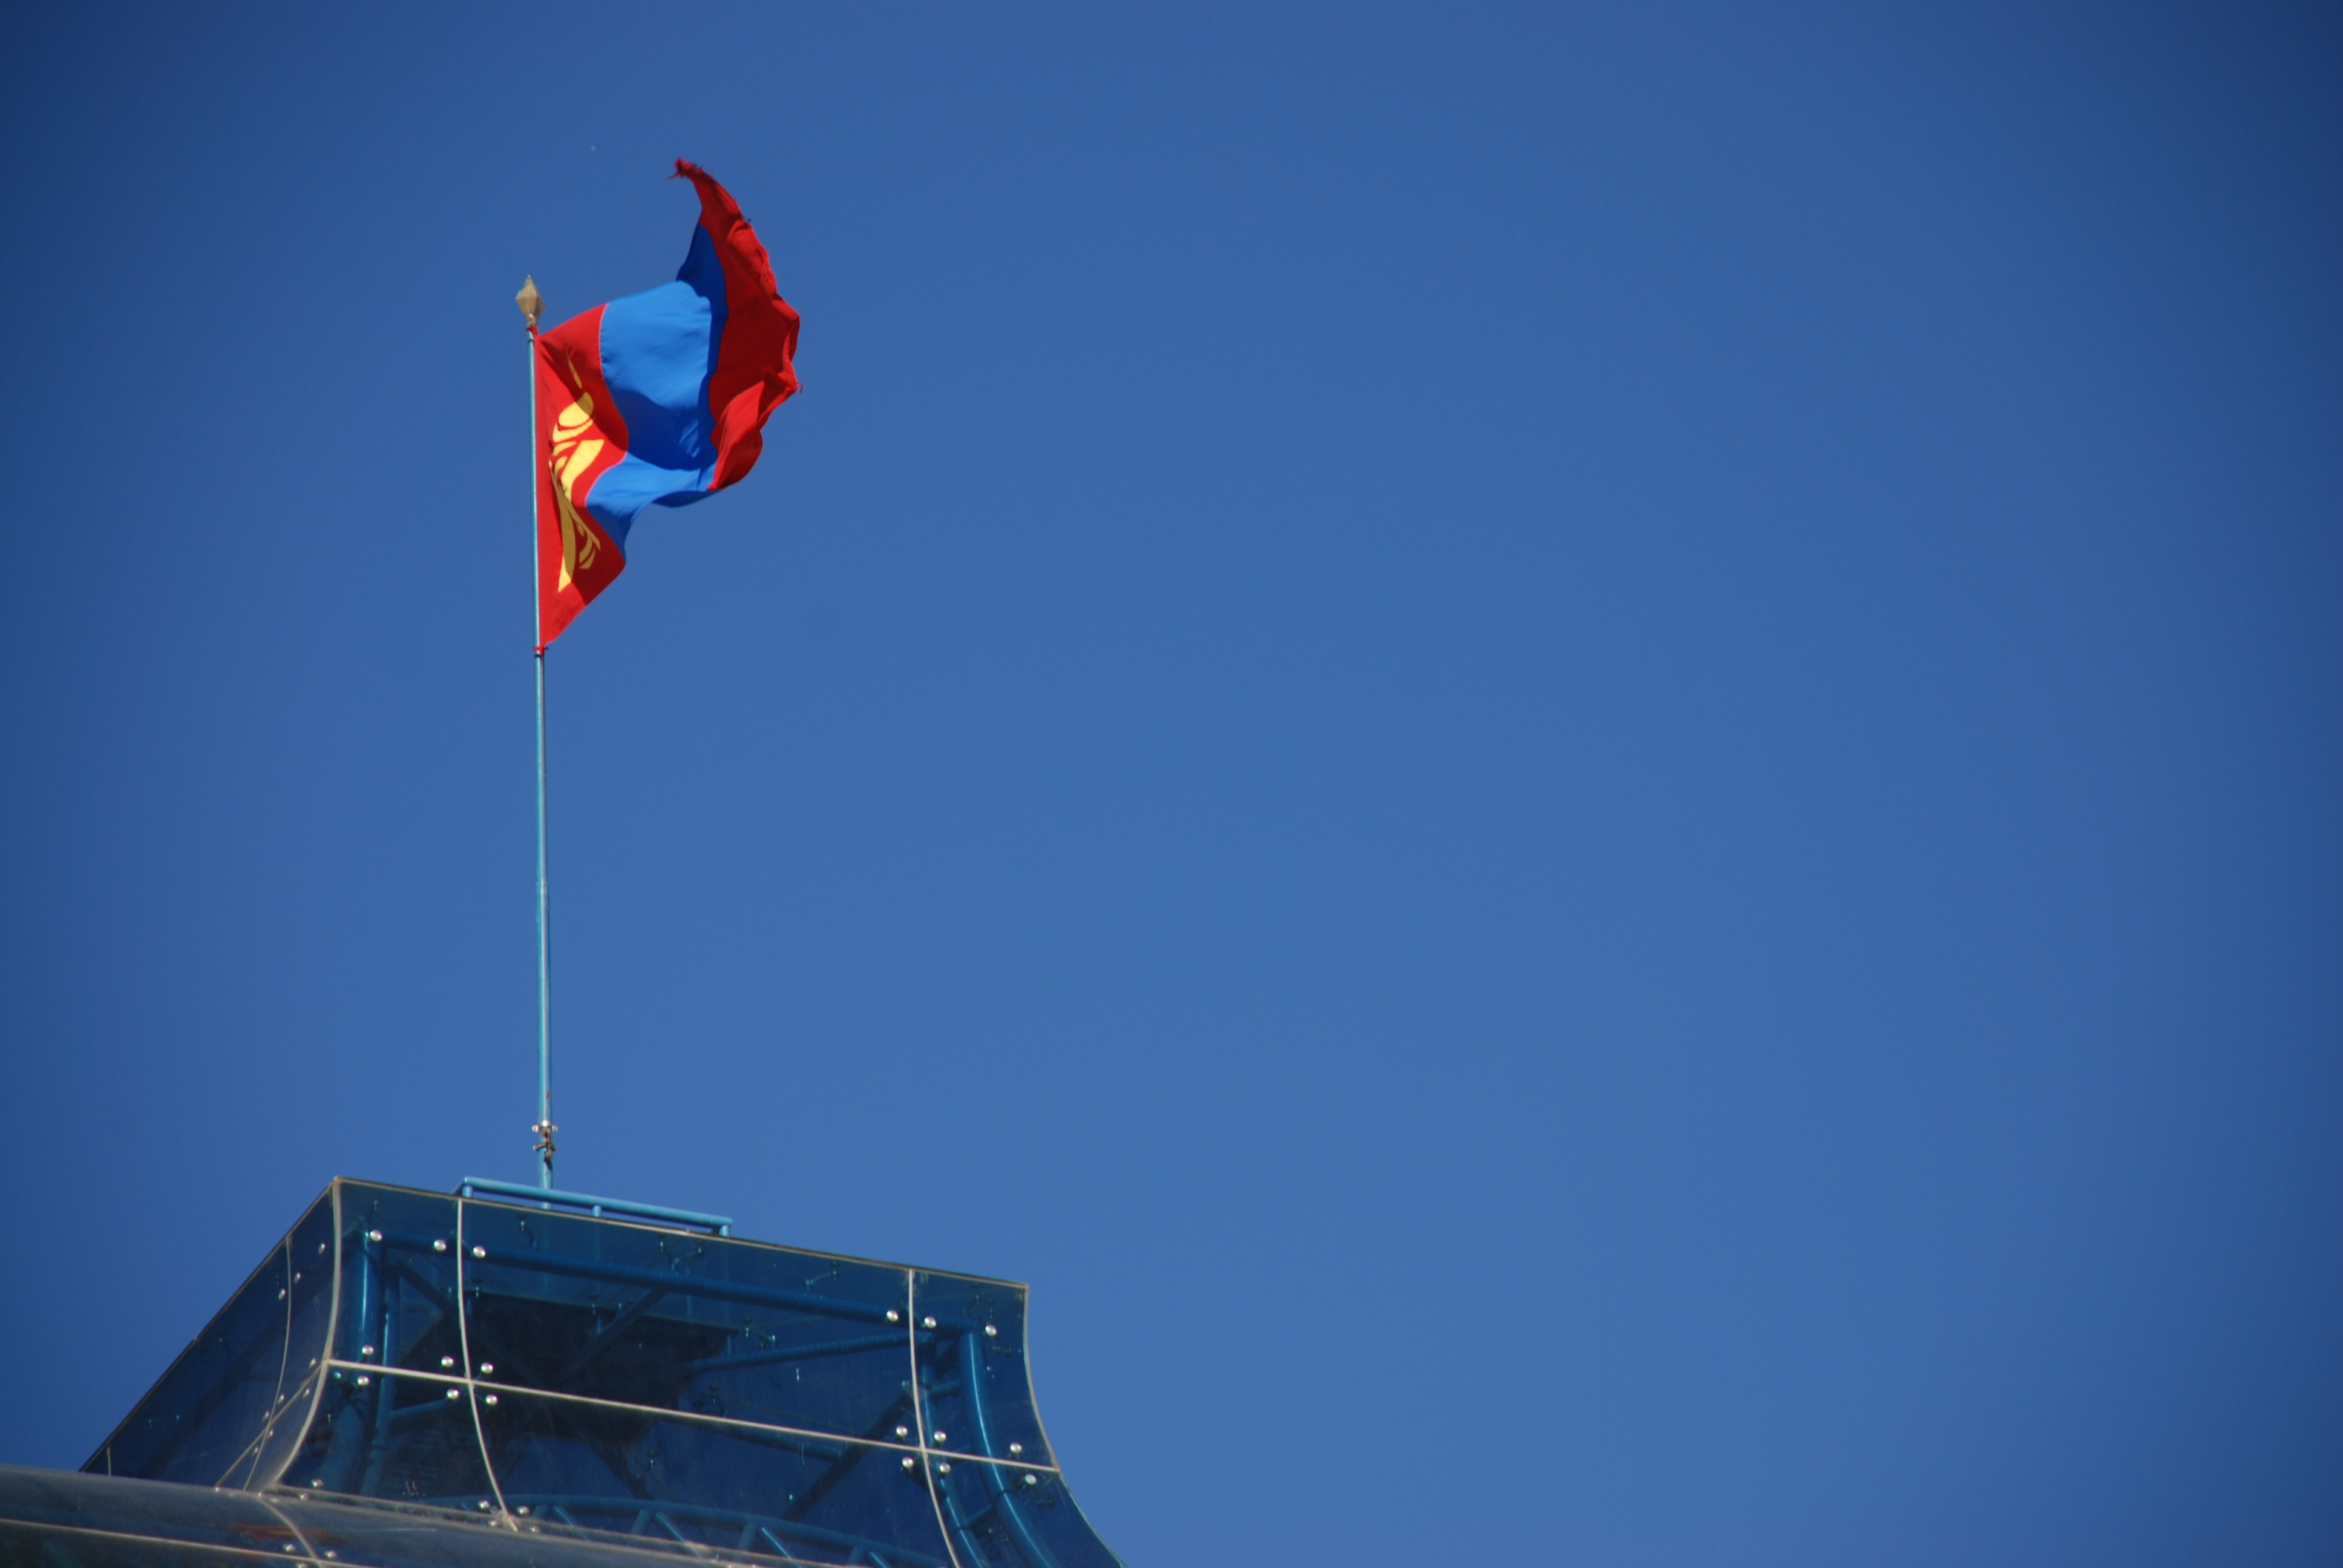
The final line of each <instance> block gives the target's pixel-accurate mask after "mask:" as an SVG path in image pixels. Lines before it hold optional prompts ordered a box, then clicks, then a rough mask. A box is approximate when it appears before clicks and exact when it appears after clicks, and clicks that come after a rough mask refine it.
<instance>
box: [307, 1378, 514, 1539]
mask: <svg viewBox="0 0 2343 1568" xmlns="http://www.w3.org/2000/svg"><path fill="white" fill-rule="evenodd" d="M277 1484H278V1485H279V1486H283V1487H288V1488H293V1489H295V1490H306V1491H317V1492H336V1493H348V1494H350V1495H352V1496H356V1497H384V1498H389V1499H391V1500H393V1501H397V1502H412V1503H434V1504H437V1505H439V1506H441V1507H449V1508H461V1509H469V1510H473V1511H479V1510H480V1509H481V1507H482V1505H483V1504H486V1505H487V1507H488V1509H489V1510H493V1509H494V1508H495V1506H496V1498H495V1489H494V1488H493V1487H491V1486H490V1485H489V1483H488V1467H487V1466H486V1465H484V1464H483V1463H481V1462H480V1436H479V1432H478V1428H477V1427H476V1426H475V1425H474V1423H473V1421H472V1405H471V1391H470V1390H469V1389H468V1388H467V1387H466V1386H465V1385H464V1384H463V1383H460V1382H453V1381H443V1380H441V1379H437V1378H422V1377H404V1376H401V1375H399V1374H397V1373H396V1372H389V1373H386V1372H362V1371H359V1370H357V1369H355V1368H350V1367H339V1366H337V1367H335V1368H333V1369H332V1370H331V1372H329V1373H328V1374H327V1382H326V1396H325V1398H324V1399H322V1400H320V1401H319V1402H318V1403H317V1412H316V1414H315V1415H313V1416H312V1417H311V1418H310V1420H309V1423H308V1425H307V1429H306V1430H305V1431H304V1432H303V1433H302V1434H301V1440H300V1442H298V1444H297V1447H296V1449H295V1451H294V1452H293V1454H292V1456H291V1459H290V1462H288V1463H287V1465H286V1468H285V1471H284V1473H283V1474H282V1475H281V1476H280V1477H278V1480H277Z"/></svg>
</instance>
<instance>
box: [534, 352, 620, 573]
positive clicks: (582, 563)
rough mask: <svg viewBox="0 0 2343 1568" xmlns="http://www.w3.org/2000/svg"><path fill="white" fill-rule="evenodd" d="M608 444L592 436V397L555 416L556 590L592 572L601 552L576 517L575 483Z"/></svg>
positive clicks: (583, 521) (551, 461)
mask: <svg viewBox="0 0 2343 1568" xmlns="http://www.w3.org/2000/svg"><path fill="white" fill-rule="evenodd" d="M605 445H607V443H606V442H604V441H603V439H602V437H600V436H598V435H597V434H595V433H594V395H593V394H592V393H590V392H580V393H579V394H578V397H577V400H576V401H575V402H573V403H571V404H570V405H569V407H567V408H564V409H563V410H562V411H561V412H560V413H559V414H558V415H556V416H555V417H554V420H553V456H552V457H550V458H548V460H547V461H548V465H549V466H550V467H551V468H552V469H553V500H554V505H555V508H556V509H558V511H559V512H560V514H561V580H560V581H559V582H558V583H557V584H556V585H555V588H556V589H557V591H558V589H560V588H568V586H569V584H570V581H571V579H573V578H576V577H577V576H578V573H579V572H581V571H590V570H591V569H593V566H594V558H595V557H596V556H597V555H598V554H600V553H601V549H602V542H601V540H600V539H598V538H596V537H595V534H594V530H593V529H592V528H589V527H588V526H587V522H586V519H585V518H583V517H581V516H579V515H578V513H579V507H580V502H579V500H578V491H577V487H578V480H580V479H582V478H584V477H586V470H588V468H591V467H593V466H594V459H595V458H597V457H600V456H601V455H602V448H603V447H604V446H605Z"/></svg>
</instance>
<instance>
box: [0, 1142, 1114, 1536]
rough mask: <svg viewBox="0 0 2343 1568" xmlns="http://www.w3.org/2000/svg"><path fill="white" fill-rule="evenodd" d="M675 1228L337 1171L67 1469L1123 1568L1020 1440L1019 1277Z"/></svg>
mask: <svg viewBox="0 0 2343 1568" xmlns="http://www.w3.org/2000/svg"><path fill="white" fill-rule="evenodd" d="M692 1218H693V1217H692V1216H688V1215H687V1216H679V1223H676V1224H672V1225H664V1224H659V1223H653V1222H649V1221H640V1220H620V1219H614V1218H606V1217H602V1216H600V1215H598V1214H585V1213H578V1212H572V1211H565V1210H560V1209H556V1208H553V1207H551V1206H549V1205H548V1204H531V1203H529V1202H528V1201H505V1200H501V1199H498V1200H489V1199H483V1198H468V1199H460V1200H459V1199H457V1198H453V1197H446V1196H441V1195H439V1194H437V1193H428V1192H416V1191H407V1190H404V1189H399V1188H388V1187H380V1186H375V1185H370V1184H367V1183H363V1182H355V1181H337V1182H336V1183H335V1185H334V1187H333V1188H332V1189H331V1190H329V1191H328V1193H327V1199H326V1200H325V1201H321V1202H320V1203H319V1204H318V1206H317V1208H315V1209H313V1210H312V1211H310V1213H309V1214H308V1215H307V1216H305V1217H304V1219H303V1220H302V1221H301V1222H300V1224H298V1225H297V1226H296V1227H295V1229H294V1231H293V1232H292V1233H291V1234H290V1235H288V1236H287V1238H286V1240H285V1241H282V1242H280V1243H279V1244H278V1245H277V1248H276V1249H275V1250H274V1251H273V1252H272V1254H271V1260H270V1261H269V1262H268V1263H266V1264H264V1265H263V1267H262V1269H261V1270H260V1271H258V1272H257V1273H256V1274H255V1275H254V1276H253V1278H252V1280H251V1281H250V1282H247V1283H246V1286H245V1288H244V1289H243V1290H242V1291H240V1292H238V1293H237V1295H236V1299H235V1300H234V1301H232V1302H230V1303H229V1305H228V1307H227V1308H226V1309H225V1310H223V1312H221V1313H220V1315H219V1317H218V1318H217V1319H216V1320H215V1322H213V1324H212V1325H211V1326H210V1327H208V1328H206V1331H205V1333H204V1335H203V1336H201V1337H199V1338H198V1340H197V1341H196V1344H195V1345H193V1346H190V1347H189V1350H188V1352H186V1355H183V1356H182V1357H181V1358H180V1361H179V1362H178V1363H176V1364H175V1365H174V1366H173V1368H172V1370H171V1371H170V1372H169V1373H167V1374H166V1376H165V1378H164V1380H163V1381H162V1382H160V1383H158V1384H156V1387H155V1389H154V1390H153V1391H152V1392H149V1394H148V1395H147V1397H146V1399H145V1400H144V1401H142V1402H140V1404H139V1406H138V1408H137V1409H136V1411H134V1412H132V1414H131V1417H130V1419H129V1420H127V1421H126V1422H125V1423H124V1425H123V1427H122V1429H121V1430H120V1431H119V1432H116V1435H115V1437H114V1438H113V1439H112V1440H110V1442H109V1443H108V1444H107V1446H106V1447H105V1448H102V1449H101V1450H100V1451H99V1452H98V1453H97V1454H96V1455H95V1456H94V1457H93V1458H92V1460H91V1462H90V1463H89V1464H88V1465H87V1466H86V1467H85V1469H87V1470H89V1471H91V1472H94V1473H98V1474H106V1473H114V1474H116V1475H136V1476H141V1477H146V1478H150V1479H159V1480H174V1481H188V1480H192V1481H196V1482H199V1483H202V1484H204V1485H206V1486H209V1485H216V1484H224V1485H226V1486H228V1487H232V1488H242V1489H244V1490H245V1491H246V1492H247V1493H252V1494H255V1495H257V1496H259V1497H261V1498H264V1499H265V1500H266V1501H268V1503H269V1504H270V1506H272V1507H276V1508H278V1509H280V1510H287V1511H289V1510H294V1509H297V1508H298V1507H305V1506H306V1507H317V1508H327V1505H328V1504H332V1508H333V1510H338V1512H332V1511H329V1514H330V1518H331V1519H332V1520H333V1521H334V1524H333V1528H335V1529H336V1530H337V1531H341V1532H343V1533H345V1534H346V1535H347V1533H348V1532H349V1531H350V1530H351V1529H353V1528H355V1526H354V1525H353V1524H352V1523H351V1522H352V1520H354V1519H356V1520H359V1521H361V1522H363V1521H366V1520H373V1519H376V1518H377V1516H378V1511H379V1510H381V1509H384V1508H389V1509H393V1510H397V1511H401V1512H402V1513H403V1514H409V1515H414V1516H415V1517H422V1518H437V1519H440V1520H443V1521H448V1522H451V1523H450V1524H449V1526H448V1527H449V1528H456V1527H457V1525H456V1524H455V1523H453V1522H458V1521H460V1522H461V1527H462V1528H464V1529H470V1528H474V1527H476V1526H479V1525H481V1524H482V1523H483V1522H486V1523H487V1524H488V1525H490V1526H493V1527H494V1528H495V1529H496V1530H497V1531H500V1532H502V1533H503V1537H502V1538H503V1539H504V1540H507V1541H511V1540H513V1539H514V1538H515V1536H516V1534H518V1535H526V1536H532V1537H548V1538H550V1537H552V1536H558V1537H559V1538H560V1539H561V1540H563V1541H564V1542H566V1543H578V1544H580V1545H583V1544H585V1543H594V1542H601V1543H607V1544H608V1545H610V1546H611V1547H613V1548H618V1547H620V1546H625V1547H627V1548H628V1549H632V1550H640V1549H643V1548H645V1547H651V1546H656V1547H658V1548H659V1549H660V1550H663V1551H681V1552H686V1553H701V1554H704V1553H709V1552H716V1553H722V1554H724V1556H725V1557H727V1558H728V1559H729V1558H734V1557H741V1558H757V1559H762V1560H764V1561H768V1562H790V1563H808V1564H836V1565H840V1568H843V1565H846V1564H875V1565H879V1568H886V1565H890V1564H891V1565H894V1568H980V1565H981V1568H1106V1565H1109V1564H1112V1563H1114V1562H1115V1558H1114V1556H1113V1554H1112V1553H1111V1552H1109V1551H1108V1550H1107V1548H1106V1547H1105V1545H1104V1544H1103V1543H1101V1542H1100V1541H1099V1540H1098V1538H1097V1537H1096V1536H1095V1535H1094V1534H1093V1533H1091V1530H1090V1527H1089V1525H1088V1524H1087V1523H1085V1522H1084V1521H1083V1519H1082V1516H1081V1511H1080V1509H1078V1508H1077V1507H1075V1505H1074V1503H1073V1499H1072V1497H1071V1495H1070V1494H1069V1493H1068V1492H1067V1491H1066V1487H1065V1483H1064V1480H1063V1478H1062V1477H1061V1475H1060V1474H1059V1473H1058V1472H1057V1470H1056V1468H1055V1461H1054V1458H1053V1456H1052V1455H1051V1452H1050V1449H1049V1445H1048V1442H1047V1441H1046V1440H1045V1438H1044V1437H1043V1435H1042V1432H1041V1421H1040V1418H1039V1416H1038V1414H1037V1413H1036V1412H1035V1409H1034V1404H1033V1393H1032V1383H1031V1376H1030V1373H1029V1371H1028V1365H1027V1356H1026V1344H1025V1290H1024V1287H1023V1286H1021V1285H1016V1284H1011V1283H1009V1282H1004V1281H999V1280H986V1279H980V1278H977V1277H974V1276H970V1275H962V1274H944V1273H936V1272H930V1271H911V1270H909V1269H905V1268H902V1267H900V1266H897V1265H892V1264H885V1263H874V1262H869V1261H862V1260H858V1259H850V1258H840V1257H834V1256H831V1255H829V1254H826V1253H819V1252H808V1251H798V1250H795V1249H792V1248H787V1247H776V1246H770V1245H767V1244H764V1243H760V1242H754V1241H741V1240H739V1239H736V1238H729V1237H725V1236H720V1235H710V1234H707V1233H705V1231H702V1230H700V1229H697V1228H694V1227H692V1226H691V1225H689V1224H686V1223H682V1222H680V1221H689V1220H691V1219H692ZM336 1499H342V1500H346V1501H344V1502H341V1503H335V1502H334V1500H336ZM368 1509H373V1510H376V1511H377V1513H368V1512H367V1510H368ZM353 1510H356V1511H357V1512H355V1513H353V1512H352V1511H353ZM284 1516H285V1517H286V1518H287V1519H288V1520H289V1519H290V1518H292V1516H293V1515H292V1513H290V1512H287V1513H285V1515H284ZM8 1517H10V1515H9V1513H8V1511H7V1509H6V1506H5V1496H0V1522H5V1520H6V1519H7V1518H8ZM383 1528H384V1529H386V1530H387V1529H388V1528H389V1527H388V1526H384V1527H383ZM410 1535H411V1531H410ZM351 1539H353V1540H355V1539H356V1538H355V1537H351ZM383 1539H384V1540H385V1541H388V1540H389V1539H390V1536H388V1535H386V1536H384V1537H383ZM402 1539H404V1538H402ZM450 1539H453V1538H452V1537H451V1538H450ZM206 1549H207V1550H209V1549H214V1548H211V1547H207V1548H206ZM216 1549H217V1550H223V1551H226V1550H233V1548H230V1547H226V1546H217V1547H216ZM353 1550H357V1548H356V1547H354V1548H353ZM433 1550H435V1551H436V1550H437V1547H434V1548H433ZM338 1560H340V1561H344V1562H348V1561H354V1560H355V1559H353V1558H351V1557H350V1556H349V1554H348V1553H342V1554H341V1556H340V1558H339V1559H338ZM384 1560H385V1561H389V1560H390V1559H389V1558H387V1557H386V1558H385V1559H384ZM400 1560H401V1561H407V1560H412V1561H456V1560H457V1559H455V1558H449V1557H441V1558H429V1557H426V1558H412V1557H409V1558H406V1559H400ZM532 1560H534V1559H532ZM0 1568H5V1563H0Z"/></svg>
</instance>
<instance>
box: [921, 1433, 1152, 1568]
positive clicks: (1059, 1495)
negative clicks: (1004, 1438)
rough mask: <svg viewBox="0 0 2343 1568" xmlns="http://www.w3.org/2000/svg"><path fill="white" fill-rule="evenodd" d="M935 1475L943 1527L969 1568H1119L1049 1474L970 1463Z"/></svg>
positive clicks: (939, 1466)
mask: <svg viewBox="0 0 2343 1568" xmlns="http://www.w3.org/2000/svg"><path fill="white" fill-rule="evenodd" d="M947 1464H949V1465H950V1469H946V1468H945V1466H946V1465H947ZM936 1470H937V1475H936V1490H937V1493H938V1495H939V1496H940V1499H941V1501H942V1503H943V1511H944V1520H945V1523H947V1524H948V1525H949V1526H950V1530H951V1535H952V1543H953V1545H954V1546H955V1547H956V1548H957V1549H958V1550H957V1555H958V1557H959V1559H960V1562H961V1563H964V1564H968V1565H970V1568H973V1565H974V1564H976V1563H986V1564H990V1565H993V1568H1052V1565H1053V1564H1054V1565H1055V1568H1119V1564H1118V1563H1117V1560H1116V1558H1115V1555H1114V1553H1111V1552H1110V1551H1108V1550H1107V1549H1106V1543H1104V1542H1102V1541H1101V1540H1100V1539H1099V1538H1098V1536H1097V1534H1096V1533H1094V1532H1093V1531H1092V1530H1091V1527H1090V1522H1089V1521H1088V1520H1086V1519H1084V1518H1083V1517H1082V1511H1081V1509H1080V1508H1077V1507H1076V1506H1074V1499H1073V1494H1072V1493H1070V1492H1068V1491H1067V1490H1066V1484H1065V1482H1064V1480H1063V1479H1062V1478H1061V1477H1060V1476H1059V1475H1058V1473H1056V1472H1055V1471H1049V1470H1036V1469H1031V1468H1028V1467H1026V1466H1023V1465H1011V1464H981V1463H979V1462H976V1461H974V1460H968V1459H960V1460H939V1461H938V1462H936Z"/></svg>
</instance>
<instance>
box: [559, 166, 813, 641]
mask: <svg viewBox="0 0 2343 1568" xmlns="http://www.w3.org/2000/svg"><path fill="white" fill-rule="evenodd" d="M675 172H676V173H677V174H678V175H679V176H688V177H689V179H690V181H691V183H692V184H693V185H694V186H698V187H699V227H697V228H695V229H693V230H692V231H691V251H690V254H689V255H688V256H685V257H684V259H683V270H682V271H681V272H679V273H678V274H677V275H676V280H675V281H674V282H673V283H669V284H665V285H662V286H659V287H658V288H654V289H651V290H650V291H649V292H648V293H644V294H630V295H628V297H625V298H624V299H614V300H612V301H610V303H609V304H608V305H600V306H597V307H594V308H593V309H591V310H589V311H588V312H587V313H586V314H585V315H583V316H579V317H572V318H571V319H570V320H568V321H565V322H563V323H562V324H561V325H560V326H558V327H554V328H552V329H551V330H550V331H548V332H546V333H544V334H543V335H541V336H540V337H538V339H537V462H538V498H537V646H538V648H540V649H542V648H544V647H545V646H546V645H547V644H548V643H550V642H551V641H552V640H553V639H554V638H557V637H559V636H560V635H561V631H562V628H564V627H567V626H568V624H569V622H570V621H571V619H573V618H575V617H576V616H577V614H578V611H579V610H581V609H584V608H586V606H587V604H588V602H589V601H591V600H592V598H594V596H595V595H596V594H598V593H600V592H601V591H602V590H603V589H604V588H608V587H609V586H610V582H611V579H613V578H616V577H617V576H618V574H619V573H620V572H622V571H624V570H626V568H627V557H626V548H627V530H628V528H632V527H633V526H634V521H635V514H636V513H637V512H639V511H641V510H642V509H643V508H645V507H648V506H650V505H652V504H654V503H657V504H658V505H659V506H663V507H680V506H685V505H688V504H689V503H690V502H693V501H696V500H699V498H701V497H703V496H707V495H711V494H713V493H714V492H716V491H718V490H720V489H722V488H724V487H725V486H727V485H729V484H732V483H734V482H736V481H737V480H739V478H741V477H743V476H745V475H746V474H747V473H748V472H749V469H750V468H751V467H755V466H756V462H757V454H758V453H759V452H760V451H762V450H763V449H764V445H765V437H764V428H765V418H766V417H767V416H768V415H769V414H771V413H772V411H773V410H774V409H775V408H777V407H779V406H780V404H781V402H782V400H783V399H785V398H787V397H789V395H790V394H791V393H793V392H795V391H796V390H797V389H798V377H797V372H796V371H794V370H793V369H791V368H790V367H789V357H790V355H792V354H793V353H795V352H796V350H797V345H798V313H797V312H796V311H794V310H792V309H790V308H789V303H788V301H786V300H784V299H783V298H782V297H781V295H780V290H779V288H778V287H777V286H775V285H774V283H773V267H772V263H771V262H769V260H767V259H766V256H765V247H764V246H761V245H759V244H758V243H757V236H756V235H755V234H754V233H752V232H751V231H750V230H749V220H748V219H746V218H744V217H742V216H740V208H739V206H738V205H737V204H736V203H735V202H734V201H733V200H732V197H731V196H730V195H729V194H728V193H727V192H726V191H725V189H724V187H723V186H719V185H718V184H717V183H716V182H715V181H714V180H712V179H710V178H709V177H708V176H707V174H706V173H705V172H704V171H703V170H701V169H700V168H699V166H697V165H694V164H688V163H685V162H684V161H683V160H681V159H680V158H679V159H677V160H676V166H675Z"/></svg>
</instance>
